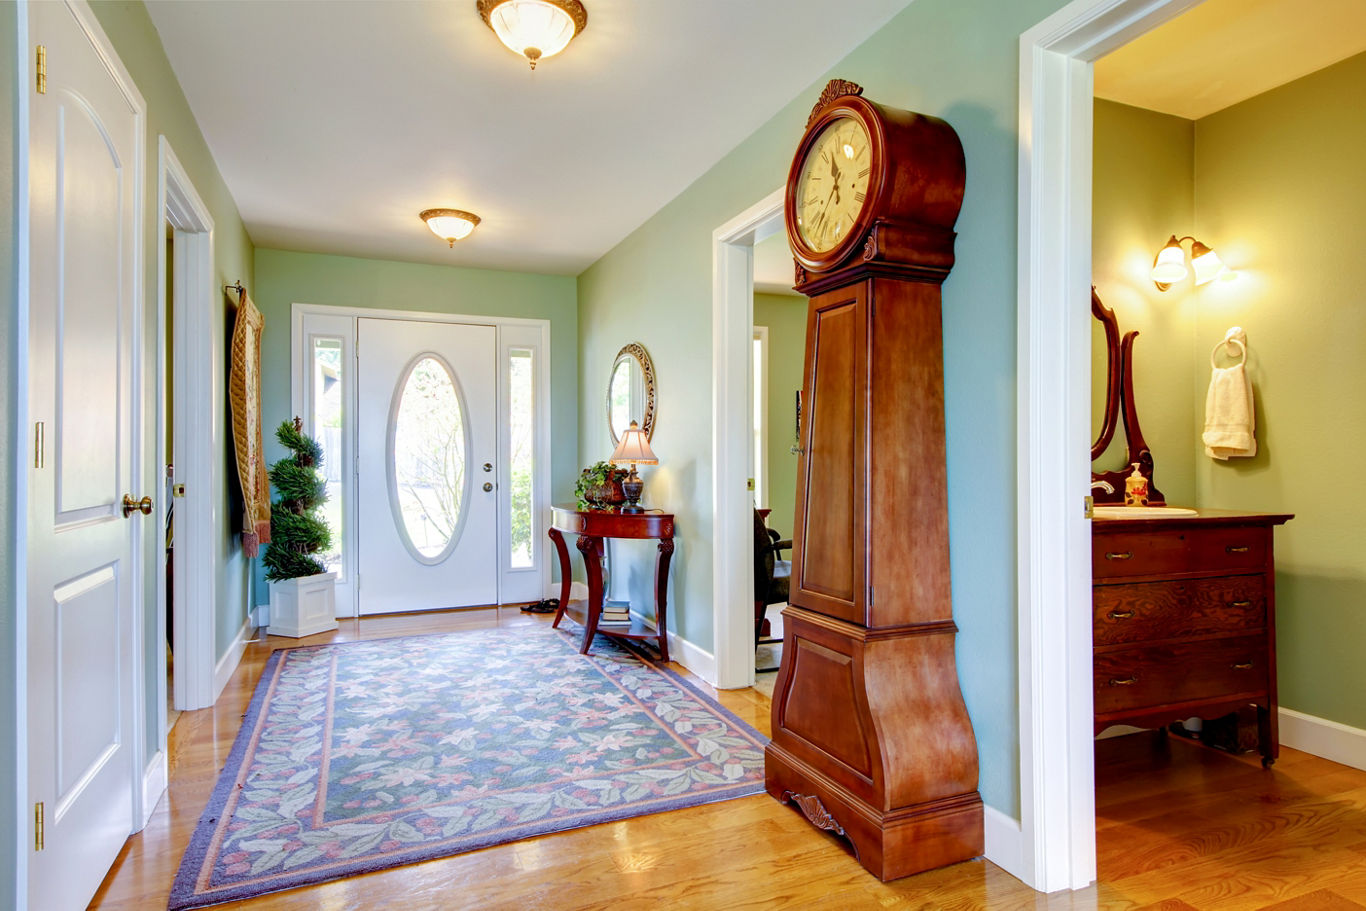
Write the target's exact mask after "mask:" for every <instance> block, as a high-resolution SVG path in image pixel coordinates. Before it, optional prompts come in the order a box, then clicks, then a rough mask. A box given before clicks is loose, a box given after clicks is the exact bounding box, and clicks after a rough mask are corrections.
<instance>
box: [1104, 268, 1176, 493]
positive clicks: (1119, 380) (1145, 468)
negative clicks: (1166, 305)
mask: <svg viewBox="0 0 1366 911" xmlns="http://www.w3.org/2000/svg"><path fill="white" fill-rule="evenodd" d="M1091 315H1092V316H1094V317H1095V318H1096V319H1097V320H1099V321H1100V323H1101V325H1102V326H1103V327H1104V329H1105V412H1104V414H1103V416H1102V418H1101V426H1100V433H1099V434H1097V436H1096V439H1095V442H1093V443H1092V444H1091V461H1092V463H1094V462H1095V460H1096V459H1098V458H1100V456H1101V455H1103V454H1104V453H1105V450H1106V449H1108V448H1109V446H1110V444H1111V443H1112V442H1113V441H1114V438H1115V431H1116V430H1117V429H1118V427H1119V424H1120V422H1121V421H1123V424H1124V464H1123V465H1122V466H1120V467H1119V468H1117V469H1115V470H1113V471H1097V470H1096V469H1095V465H1094V464H1093V465H1092V467H1091V480H1092V481H1093V482H1095V481H1104V482H1105V483H1107V484H1109V485H1110V486H1111V487H1112V488H1114V489H1113V490H1110V491H1107V490H1106V489H1105V488H1103V487H1097V488H1094V489H1093V490H1092V491H1091V496H1092V497H1093V498H1094V500H1095V502H1096V503H1098V504H1116V503H1123V502H1124V479H1125V478H1127V477H1128V476H1129V475H1130V474H1131V473H1132V472H1133V465H1134V463H1135V462H1136V463H1138V472H1139V474H1141V475H1143V477H1145V478H1147V479H1148V504H1149V505H1150V506H1165V505H1166V504H1167V499H1166V497H1164V496H1163V495H1162V492H1161V491H1160V490H1158V489H1157V485H1156V484H1154V483H1153V468H1154V466H1153V454H1152V450H1150V449H1149V448H1148V443H1147V441H1146V440H1144V439H1143V428H1142V427H1140V426H1139V423H1138V407H1137V405H1136V404H1135V403H1134V360H1133V359H1134V339H1136V338H1138V330H1137V329H1134V330H1131V331H1129V332H1126V333H1124V335H1123V337H1121V336H1120V334H1119V320H1118V319H1117V318H1116V317H1115V311H1113V310H1111V309H1110V308H1109V307H1107V306H1105V304H1103V303H1101V300H1100V295H1099V294H1098V293H1096V289H1095V287H1094V286H1093V287H1092V288H1091Z"/></svg>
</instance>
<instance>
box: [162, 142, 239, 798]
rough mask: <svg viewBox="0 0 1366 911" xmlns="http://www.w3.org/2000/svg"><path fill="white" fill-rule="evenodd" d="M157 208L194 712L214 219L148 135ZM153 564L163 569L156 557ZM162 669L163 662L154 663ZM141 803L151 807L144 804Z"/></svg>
mask: <svg viewBox="0 0 1366 911" xmlns="http://www.w3.org/2000/svg"><path fill="white" fill-rule="evenodd" d="M157 213H158V217H159V219H164V222H163V227H164V225H166V224H169V225H170V227H171V229H172V230H173V231H174V238H175V239H174V244H173V248H172V249H173V252H172V256H173V260H174V261H173V262H172V263H171V265H172V281H173V282H174V284H173V286H172V287H171V288H167V287H166V266H167V262H166V243H165V240H164V238H163V237H162V236H161V234H160V232H159V233H158V237H157V241H158V243H157V365H156V389H157V454H156V463H157V465H158V466H160V465H162V464H163V460H164V453H165V452H166V436H165V434H166V415H165V413H164V412H165V404H166V397H165V395H164V394H163V392H164V390H165V388H166V384H167V383H170V385H171V388H172V389H173V390H174V392H175V396H174V401H173V404H172V407H173V409H174V420H173V422H172V426H173V427H174V430H173V433H174V436H175V439H174V440H173V441H172V442H173V446H172V451H173V452H174V454H175V478H174V483H176V484H184V485H185V496H183V497H179V498H178V500H179V502H177V503H176V516H175V526H176V527H175V542H176V544H175V556H174V562H175V566H174V578H175V595H176V597H175V598H173V599H172V607H171V609H172V611H173V619H174V621H175V622H174V624H172V625H173V627H174V633H173V635H174V638H175V641H174V642H173V643H172V653H173V654H174V656H175V692H174V693H173V694H172V696H173V698H174V700H175V707H176V708H177V709H182V710H186V709H202V708H207V707H208V706H210V705H213V702H214V699H215V698H216V696H217V693H216V692H215V687H214V666H215V661H214V648H215V643H214V617H215V616H216V604H215V600H216V594H217V592H216V589H215V587H214V563H213V542H214V541H215V540H217V537H218V504H219V503H220V502H222V494H223V478H222V477H221V473H220V472H218V471H215V470H214V468H215V456H217V455H219V454H220V452H221V450H220V432H221V431H220V425H221V424H222V421H221V420H218V419H217V418H220V417H221V414H219V413H218V412H220V411H221V405H220V404H219V403H220V401H221V399H220V396H219V391H220V389H221V386H220V377H221V376H222V371H221V370H220V369H218V368H219V365H221V363H222V357H223V355H222V353H221V352H222V350H223V345H222V341H223V320H222V319H221V318H220V317H219V310H218V307H217V306H215V304H216V302H217V301H218V300H219V295H221V293H222V292H221V290H220V289H219V288H217V287H215V281H214V264H213V216H212V215H210V214H209V209H208V206H206V205H204V201H203V199H201V198H200V196H199V193H198V192H197V191H196V190H195V188H194V184H193V183H192V182H191V181H190V178H189V176H188V175H187V174H186V173H185V168H184V167H182V166H181V164H180V159H178V158H177V157H176V154H175V151H174V150H173V149H172V148H171V144H170V142H168V141H167V139H166V137H165V136H161V137H158V140H157ZM168 307H169V308H170V315H171V329H172V332H174V334H175V338H174V339H173V341H172V347H173V350H174V355H175V356H174V359H173V365H172V373H171V374H169V375H168V373H167V371H166V360H167V355H168V354H169V353H170V352H168V351H167V346H166V318H167V313H168ZM157 482H158V487H157V491H156V495H155V496H154V497H153V499H155V500H156V501H157V505H158V509H157V512H156V516H157V526H156V527H157V529H158V530H159V531H160V532H164V530H165V528H166V511H167V510H168V509H169V508H170V504H169V503H167V502H165V499H166V498H165V496H164V494H163V493H162V491H164V489H165V478H164V477H163V476H162V473H161V471H160V470H158V471H157ZM158 565H161V566H163V567H164V562H163V561H160V560H159V561H158ZM165 578H166V576H165V573H164V572H162V573H159V574H158V576H157V602H156V606H157V617H158V620H157V636H158V638H157V641H158V642H162V641H164V640H165V638H166V625H165V615H166V587H165ZM155 663H156V664H157V665H158V666H159V667H164V662H161V661H159V660H158V661H156V662H155ZM165 687H166V675H165V674H160V675H158V677H157V730H158V731H160V733H161V738H160V742H162V743H165V739H166V692H165ZM149 809H150V808H149Z"/></svg>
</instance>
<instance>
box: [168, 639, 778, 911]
mask: <svg viewBox="0 0 1366 911" xmlns="http://www.w3.org/2000/svg"><path fill="white" fill-rule="evenodd" d="M499 629H506V627H496V626H495V627H485V628H482V629H474V630H460V631H449V632H438V633H419V634H416V635H406V636H380V637H376V638H374V639H354V640H348V641H345V642H324V643H319V644H317V645H295V646H285V647H282V648H277V649H275V650H274V651H272V652H271V654H270V657H269V658H268V659H267V660H266V664H265V667H264V668H263V669H262V671H261V676H260V678H259V680H258V681H257V684H256V689H255V691H254V692H253V693H252V697H251V701H250V703H249V704H248V706H247V711H246V712H245V713H244V714H243V716H242V724H241V726H240V727H239V728H238V730H237V736H236V738H235V739H234V741H233V745H232V749H231V750H229V751H228V756H227V759H226V760H225V761H224V763H223V768H222V769H221V770H220V771H219V773H218V781H217V782H216V783H215V784H214V789H213V792H212V794H210V796H209V800H208V803H207V804H205V807H204V810H203V811H201V813H200V818H199V820H198V821H197V822H196V823H195V828H194V831H193V832H192V833H191V835H190V841H189V844H188V845H187V846H186V848H185V853H184V854H183V855H182V857H181V861H180V867H179V868H178V870H177V871H176V876H175V879H174V881H173V882H172V884H171V892H170V895H169V896H168V899H167V909H168V911H191V909H195V908H206V907H211V906H213V905H219V904H223V903H226V902H231V901H241V900H244V899H249V898H257V897H260V896H264V895H272V894H275V893H278V892H284V891H287V890H290V889H297V888H301V887H304V886H312V885H321V884H323V883H327V882H332V881H333V880H338V879H344V878H346V877H349V876H355V875H358V874H362V873H375V872H379V871H381V870H390V869H393V868H395V867H402V866H407V865H409V864H414V863H421V862H425V861H431V860H444V859H447V858H451V857H456V856H459V855H461V854H470V853H473V852H475V851H482V850H485V849H487V848H491V847H495V846H497V845H503V844H512V843H513V842H517V841H521V840H523V839H527V838H541V837H551V836H555V835H560V834H563V833H565V832H571V831H574V830H575V829H582V828H586V827H588V826H596V825H602V824H603V823H608V822H618V821H620V820H622V819H630V818H633V817H636V816H648V815H653V814H655V813H664V812H668V811H670V810H679V809H687V808H690V807H700V806H706V805H707V804H712V803H720V802H722V801H726V800H735V799H738V798H741V797H755V796H758V795H760V794H762V793H764V784H763V782H758V783H745V784H737V785H733V786H730V787H725V788H721V789H719V790H716V791H710V792H708V793H707V795H706V796H705V797H703V798H702V799H698V797H697V796H696V795H687V794H684V795H679V796H677V797H674V798H670V799H666V800H664V801H663V802H661V803H659V804H653V805H652V807H651V809H650V810H649V811H648V812H647V813H638V812H632V810H633V809H634V806H639V804H636V805H634V806H630V805H628V806H616V807H612V808H610V809H604V810H600V811H598V812H596V813H592V814H589V815H587V816H585V817H582V818H581V819H578V820H576V821H575V822H574V823H573V824H572V825H568V826H565V827H564V828H561V829H556V830H555V831H553V832H538V831H535V829H537V828H538V827H539V825H540V824H541V823H542V822H543V821H541V820H537V821H533V822H528V823H526V824H525V825H524V826H522V827H520V828H513V829H511V830H503V831H502V832H500V833H499V834H498V835H497V836H490V837H489V838H487V839H484V840H481V839H475V840H474V841H473V842H472V843H470V844H468V845H467V846H465V847H463V848H462V849H461V850H459V851H455V852H452V853H450V854H438V855H433V854H431V845H426V846H424V847H423V848H422V849H414V850H413V851H411V852H407V853H403V854H390V855H386V856H385V857H383V858H373V857H372V858H365V859H358V860H355V861H353V862H351V863H348V864H344V865H341V866H338V867H334V868H332V870H331V871H330V872H329V873H328V875H326V876H325V877H321V878H320V877H319V876H318V875H317V874H316V873H306V872H301V873H297V874H284V875H281V876H278V877H273V878H272V879H273V882H272V883H271V885H270V886H269V887H268V888H261V887H260V886H259V885H251V886H248V885H240V884H239V885H233V886H227V887H225V888H223V889H221V890H217V891H214V892H212V893H210V892H195V891H194V885H195V882H196V880H197V879H198V877H199V873H200V871H201V870H202V869H203V866H204V863H205V860H206V859H207V854H208V848H209V845H210V844H211V843H212V841H213V838H214V835H215V833H216V823H217V822H218V819H219V817H218V816H215V817H214V819H213V820H212V822H211V823H210V824H209V825H207V826H205V825H204V824H203V823H204V814H205V813H207V812H208V811H209V808H210V807H213V806H215V805H217V806H218V807H219V812H220V813H221V812H222V810H223V809H226V807H227V802H228V797H229V796H230V795H231V794H232V791H233V789H234V788H235V786H236V783H237V778H238V774H239V773H240V772H241V770H242V763H243V762H244V761H245V754H246V751H247V747H248V745H249V744H250V742H251V740H252V738H253V737H254V734H255V731H256V726H257V724H258V723H259V721H260V715H261V712H262V709H263V708H264V704H265V701H266V697H267V695H268V694H269V693H270V692H271V691H272V690H273V689H274V682H275V679H274V678H275V674H276V673H277V671H278V666H279V663H280V661H281V660H283V655H284V654H285V653H287V652H296V651H310V650H317V649H331V648H338V647H347V646H356V645H364V644H368V643H374V642H382V641H391V640H396V639H430V638H438V637H447V636H458V635H463V634H466V633H470V632H481V631H484V630H499ZM547 629H548V631H549V632H550V633H551V634H553V635H557V636H559V637H560V638H561V639H564V640H568V642H567V644H569V645H573V644H574V643H573V639H574V638H575V637H573V636H571V635H569V634H568V633H567V632H566V631H565V630H560V629H557V628H553V627H551V628H547ZM598 635H599V636H601V637H602V638H603V640H605V641H606V642H607V643H609V644H611V645H613V646H616V647H618V648H620V649H621V650H622V651H623V652H625V653H626V654H628V655H630V656H631V657H634V658H636V659H637V660H639V661H641V662H642V663H643V664H646V665H648V666H649V667H650V668H651V669H653V670H655V671H657V672H659V673H661V674H662V675H664V676H666V677H667V678H669V679H670V680H672V681H673V682H674V683H675V684H677V685H679V686H681V687H682V688H683V689H684V690H686V691H688V692H690V693H692V695H693V696H695V697H697V698H700V699H702V700H703V701H704V703H705V704H706V705H707V706H708V708H709V709H711V710H712V711H714V712H716V713H717V714H718V715H720V716H721V717H723V718H724V719H725V720H726V721H727V722H729V723H731V724H733V725H735V726H736V727H737V729H738V730H739V731H740V732H741V733H742V734H744V735H745V736H746V739H748V740H750V741H751V742H752V743H753V744H754V745H755V746H756V747H758V748H760V749H762V748H763V747H764V746H766V745H767V744H768V742H769V740H770V738H768V737H765V736H764V735H763V733H761V732H760V731H759V730H757V729H756V728H755V727H754V726H753V725H751V724H750V723H749V722H747V721H744V720H743V719H741V718H740V717H739V716H737V715H736V714H735V713H734V712H732V711H731V710H730V709H728V708H726V707H725V706H724V705H722V704H721V703H720V702H719V701H718V700H717V699H716V697H715V696H712V695H709V694H707V693H705V692H703V691H702V690H701V689H699V688H698V687H697V686H695V685H693V684H692V683H691V682H690V681H688V680H687V679H686V678H685V677H683V675H681V674H679V673H678V672H677V671H674V670H673V669H671V668H669V667H666V666H665V665H663V664H662V663H660V662H659V661H658V659H656V658H655V657H654V656H652V655H651V654H649V653H648V652H646V651H645V650H644V649H642V648H640V647H639V646H636V645H635V644H634V643H632V642H630V640H622V639H615V638H612V637H609V636H605V635H604V634H602V633H599V634H598ZM594 644H595V645H596V644H598V640H597V638H595V640H594ZM583 657H587V658H592V657H594V656H592V655H586V656H583ZM229 769H231V770H232V774H231V775H229V774H228V772H229ZM191 858H193V864H189V865H187V862H188V861H190V859H191Z"/></svg>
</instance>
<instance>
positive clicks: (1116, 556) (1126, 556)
mask: <svg viewBox="0 0 1366 911" xmlns="http://www.w3.org/2000/svg"><path fill="white" fill-rule="evenodd" d="M1133 556H1134V552H1133V551H1131V550H1130V551H1125V552H1124V553H1122V554H1121V553H1119V552H1117V551H1110V552H1109V553H1107V554H1106V555H1105V559H1107V560H1132V559H1133Z"/></svg>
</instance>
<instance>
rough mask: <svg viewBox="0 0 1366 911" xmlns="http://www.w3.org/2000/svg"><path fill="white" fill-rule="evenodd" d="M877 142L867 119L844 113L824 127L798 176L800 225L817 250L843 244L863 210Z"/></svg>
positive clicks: (802, 234) (823, 250)
mask: <svg viewBox="0 0 1366 911" xmlns="http://www.w3.org/2000/svg"><path fill="white" fill-rule="evenodd" d="M871 171H872V148H871V143H870V142H869V141H868V132H867V130H866V129H864V126H863V123H862V122H861V121H859V120H856V119H855V118H853V117H840V118H837V119H836V120H834V121H832V122H831V123H830V124H829V125H828V126H826V127H825V128H824V129H822V130H821V131H820V133H819V134H818V135H817V136H816V139H815V141H814V142H812V143H811V146H810V149H809V150H808V151H807V154H806V161H805V162H804V163H803V164H802V172H801V176H800V177H799V178H798V180H797V195H796V211H797V230H798V232H800V234H801V237H802V240H803V241H805V242H806V245H807V246H808V247H810V248H811V249H812V251H814V252H816V253H825V252H826V251H828V250H833V249H834V248H835V247H837V246H839V245H840V244H841V243H842V242H843V241H844V239H845V238H846V237H848V236H849V232H850V231H851V230H852V229H853V227H854V222H855V221H856V220H857V219H858V216H859V213H860V212H861V211H863V205H864V201H865V200H866V198H867V193H868V178H869V175H870V173H871Z"/></svg>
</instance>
